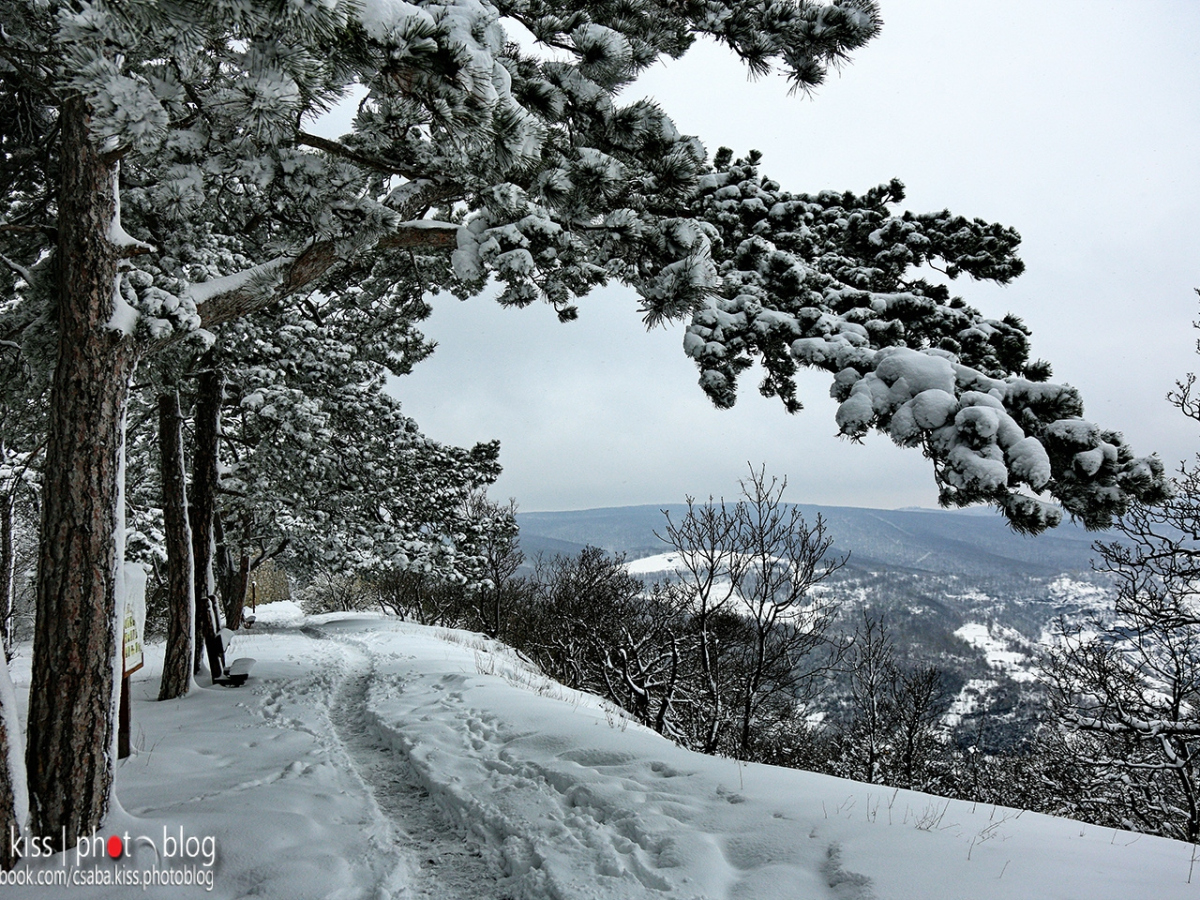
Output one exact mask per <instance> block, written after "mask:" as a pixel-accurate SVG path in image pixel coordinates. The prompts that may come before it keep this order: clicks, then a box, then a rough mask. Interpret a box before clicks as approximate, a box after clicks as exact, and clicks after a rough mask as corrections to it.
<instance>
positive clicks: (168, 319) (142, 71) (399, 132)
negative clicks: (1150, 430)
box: [0, 0, 1161, 844]
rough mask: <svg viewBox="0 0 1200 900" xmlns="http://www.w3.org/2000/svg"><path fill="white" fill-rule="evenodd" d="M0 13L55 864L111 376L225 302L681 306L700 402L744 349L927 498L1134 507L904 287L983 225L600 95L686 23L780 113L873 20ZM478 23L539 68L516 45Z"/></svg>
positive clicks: (966, 255) (104, 739)
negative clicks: (45, 400) (765, 160)
mask: <svg viewBox="0 0 1200 900" xmlns="http://www.w3.org/2000/svg"><path fill="white" fill-rule="evenodd" d="M0 10H2V12H3V16H2V20H3V21H4V23H5V27H4V30H3V34H2V36H0V117H2V118H3V120H4V122H5V124H6V125H7V123H9V122H12V123H15V127H14V128H13V130H12V131H11V132H10V131H8V130H7V128H6V129H5V131H4V137H3V141H4V148H5V154H4V159H3V172H2V173H0V176H2V177H0V184H3V186H4V188H5V195H4V197H3V199H2V200H0V204H2V208H3V215H4V218H3V219H2V220H0V234H2V235H3V241H4V245H3V248H2V251H3V254H4V257H3V260H0V261H2V262H3V263H4V266H5V268H6V269H7V270H9V271H11V272H13V273H14V274H15V276H16V277H15V279H10V281H9V282H8V283H6V284H5V285H4V287H5V288H6V289H7V290H9V291H10V296H13V295H15V298H16V300H15V302H12V301H10V300H6V301H5V302H6V312H5V315H4V316H3V321H2V322H0V340H3V341H6V342H9V343H12V344H16V345H18V346H20V347H22V348H27V349H32V348H33V347H34V346H35V345H36V343H37V340H38V339H39V338H38V336H39V335H42V338H41V340H42V341H43V350H44V351H45V350H47V349H48V347H47V346H46V337H45V335H46V334H51V335H52V336H53V337H52V339H53V342H54V343H53V345H52V346H53V348H54V349H53V350H52V351H50V352H42V353H41V354H40V358H41V359H42V360H43V366H44V371H46V372H47V373H48V372H49V371H50V370H51V369H52V370H53V378H52V380H51V389H50V403H49V411H48V413H49V414H48V422H47V426H46V434H47V440H46V463H45V487H44V503H43V516H42V543H41V547H42V549H41V559H40V564H39V583H38V590H37V597H38V620H37V633H36V638H35V648H34V656H35V661H34V676H33V688H32V694H31V705H30V724H29V747H28V753H27V759H28V764H29V775H30V779H29V781H30V793H31V798H32V802H31V827H32V829H33V831H34V833H36V834H39V835H50V836H51V837H52V838H53V839H54V840H55V841H59V840H61V837H60V835H61V834H62V833H63V831H62V830H63V829H65V834H66V840H67V842H68V844H70V843H73V842H74V841H75V839H76V838H77V837H78V836H79V835H81V834H86V833H89V832H90V831H92V830H93V829H94V828H95V827H96V826H97V825H98V823H99V822H100V819H101V818H102V816H103V814H104V811H105V810H106V808H107V806H108V801H109V791H110V787H111V778H112V768H111V754H110V753H109V752H108V751H109V748H110V746H111V743H112V741H113V739H114V729H113V727H112V697H113V691H112V684H113V678H114V666H115V665H116V663H115V660H116V656H117V654H116V636H117V634H118V629H117V622H116V616H115V609H116V597H117V595H118V586H117V573H118V572H119V571H120V562H121V559H122V557H123V553H124V551H123V546H122V541H123V529H122V528H121V526H120V518H121V517H122V516H123V514H124V502H123V500H122V490H123V447H124V437H123V435H124V422H125V415H126V408H127V404H128V393H129V384H130V380H131V377H132V374H133V372H134V369H135V367H136V366H137V365H138V363H139V361H140V360H141V359H142V358H144V357H145V356H146V355H147V354H149V353H151V352H154V351H157V350H161V349H163V348H164V347H165V346H167V345H168V344H171V343H173V342H180V341H185V340H191V341H199V342H201V343H204V342H209V343H211V340H212V337H213V334H214V332H215V331H216V330H217V329H219V328H220V327H221V326H222V325H225V324H226V323H229V322H233V321H235V320H238V319H241V318H243V317H245V316H246V315H249V314H251V313H253V312H256V311H258V310H262V309H266V308H267V307H270V306H273V305H275V304H278V303H281V302H286V303H289V304H295V303H298V302H300V301H301V299H302V298H303V297H305V296H307V295H309V294H311V293H313V292H321V293H323V294H325V295H328V296H334V295H336V294H337V292H338V290H339V289H342V288H344V286H345V285H347V284H354V283H356V282H357V283H367V282H369V280H370V279H371V277H372V276H373V275H374V274H376V273H377V272H379V270H378V269H376V268H375V267H376V266H378V265H382V266H384V271H385V273H386V272H387V271H388V270H389V268H390V271H391V273H392V274H393V275H394V273H395V271H396V270H397V268H398V267H399V266H401V264H402V263H403V262H407V263H412V270H413V273H414V274H412V275H411V276H409V275H406V276H404V277H405V278H412V279H413V280H414V282H415V285H416V289H417V291H418V293H419V292H420V290H422V289H425V288H428V287H431V286H434V285H445V284H450V285H451V286H452V287H453V289H454V290H456V291H458V292H460V293H465V292H469V291H473V290H479V289H481V288H482V287H483V285H484V283H485V280H486V279H487V278H489V277H490V278H495V279H496V280H497V281H498V282H500V283H501V285H502V292H501V295H500V300H501V302H503V303H508V304H513V305H525V304H528V303H530V302H533V301H534V300H544V301H546V302H549V303H550V304H552V305H553V306H554V307H555V308H556V309H557V310H558V312H559V315H560V317H562V318H564V319H569V318H572V317H573V316H574V314H575V311H574V307H573V305H572V298H573V297H574V296H577V295H579V294H582V293H584V292H586V291H587V290H588V289H590V288H591V287H593V286H595V285H597V284H600V283H603V282H605V281H609V280H616V281H621V282H624V283H627V284H629V285H631V286H633V287H634V288H635V289H636V290H637V291H638V292H639V293H640V294H641V296H642V297H643V300H644V305H645V310H646V314H647V316H648V317H649V318H650V319H657V318H663V317H670V318H673V317H680V316H688V315H690V316H691V317H692V325H691V326H690V330H689V337H688V338H687V343H686V344H685V349H686V351H687V352H688V353H689V354H691V355H692V356H694V357H696V358H697V359H698V360H699V361H700V362H701V364H702V369H703V372H704V375H703V386H704V387H705V389H706V390H708V391H709V393H710V395H711V396H713V397H714V399H716V400H717V401H718V403H720V404H723V405H727V404H728V403H729V402H732V390H733V380H734V379H733V377H732V376H735V375H736V372H737V369H738V368H739V367H741V368H744V361H745V360H746V359H748V358H751V357H754V356H761V358H762V359H763V360H764V361H765V362H766V363H767V367H768V373H769V376H768V380H769V382H770V384H769V385H767V388H768V390H769V392H773V393H775V394H778V395H779V396H781V397H783V398H784V400H785V404H786V403H788V401H789V397H790V396H791V395H790V393H789V388H788V383H789V378H790V372H791V367H793V366H794V365H797V364H804V365H818V366H821V367H824V368H827V369H829V370H831V371H834V372H835V373H836V374H835V386H836V390H837V391H838V392H839V399H841V400H842V406H841V409H840V410H839V427H841V428H842V430H843V432H844V433H846V434H848V435H850V436H852V437H854V436H857V435H859V434H861V433H862V432H863V431H864V430H865V429H867V428H869V427H881V428H885V429H886V430H887V431H888V433H890V434H891V435H892V436H893V437H894V438H895V439H897V440H899V441H900V442H902V443H905V444H913V445H920V446H922V447H923V449H924V450H925V452H926V453H927V454H929V455H930V456H931V457H932V458H933V460H934V462H935V466H936V472H937V475H938V478H939V479H940V481H941V483H942V484H943V487H944V492H943V497H944V499H945V500H946V501H947V502H968V501H971V500H974V499H988V500H991V501H992V502H995V503H997V504H999V505H1000V506H1001V507H1002V508H1003V509H1004V510H1005V511H1006V513H1007V514H1008V515H1009V517H1010V519H1011V520H1012V521H1013V522H1014V524H1016V525H1017V526H1018V527H1021V528H1025V529H1027V530H1037V529H1039V528H1041V527H1045V526H1046V525H1049V524H1051V523H1052V522H1053V521H1054V520H1055V516H1056V512H1055V510H1054V509H1052V508H1050V507H1048V506H1047V505H1045V504H1043V503H1042V501H1041V500H1039V499H1038V498H1036V497H1032V496H1029V495H1027V494H1023V493H1021V492H1020V490H1019V489H1020V487H1021V485H1026V486H1028V487H1029V488H1030V489H1031V490H1032V491H1035V492H1036V491H1042V490H1045V491H1048V492H1049V493H1050V494H1051V495H1053V496H1055V497H1057V498H1058V499H1059V500H1060V501H1061V502H1062V503H1063V504H1064V506H1065V508H1066V509H1067V511H1068V512H1069V513H1071V514H1072V515H1075V516H1078V517H1081V518H1083V519H1084V521H1085V522H1086V523H1088V524H1089V525H1101V524H1104V523H1105V522H1106V521H1107V519H1108V517H1109V516H1110V515H1111V514H1112V513H1114V512H1120V511H1122V510H1123V509H1124V507H1125V506H1126V504H1127V503H1128V502H1129V499H1130V498H1131V497H1137V498H1141V499H1151V498H1153V497H1155V496H1157V495H1158V493H1159V492H1160V491H1161V469H1160V468H1159V467H1158V466H1157V462H1156V461H1154V460H1136V459H1134V458H1133V456H1132V454H1131V453H1130V452H1129V451H1128V449H1127V448H1126V447H1125V445H1124V444H1123V443H1122V442H1121V441H1120V439H1119V437H1118V436H1116V435H1113V434H1111V433H1109V432H1103V431H1100V430H1099V429H1097V428H1095V427H1094V426H1091V425H1089V424H1088V423H1086V422H1084V421H1083V420H1082V419H1080V418H1078V416H1079V414H1080V412H1081V408H1080V404H1079V402H1078V397H1077V395H1075V394H1074V393H1073V392H1071V391H1070V390H1068V389H1066V388H1061V387H1054V386H1048V385H1044V384H1038V383H1034V382H1031V381H1030V380H1029V379H1027V378H1022V377H1021V376H1022V375H1023V374H1024V375H1032V374H1035V373H1034V372H1033V371H1032V370H1029V369H1027V368H1025V362H1024V349H1023V343H1022V341H1023V331H1022V329H1021V328H1020V327H1019V323H1015V322H1011V321H1010V322H1008V323H1003V322H1002V323H1000V324H994V323H993V322H991V321H990V320H982V319H980V318H978V316H977V315H976V314H974V313H973V312H972V311H969V310H963V309H961V308H960V307H959V306H958V305H956V303H955V302H954V301H953V300H947V299H946V298H944V297H942V296H941V295H940V294H939V293H938V291H937V290H936V289H934V288H932V287H929V286H926V285H922V284H919V283H915V282H914V283H909V282H906V281H905V280H904V277H905V275H904V273H905V272H906V271H907V269H908V268H909V267H910V266H911V265H913V264H915V263H916V262H918V261H921V260H924V259H928V258H930V257H935V258H938V259H942V260H943V261H945V262H946V264H947V265H948V266H949V267H950V268H949V269H948V271H950V272H951V273H957V272H958V271H965V272H968V273H969V274H972V275H974V276H976V277H987V278H996V279H1000V280H1004V279H1005V278H1007V277H1011V276H1012V275H1014V274H1016V272H1017V264H1016V262H1015V261H1014V260H1013V259H1012V256H1011V250H1012V247H1013V245H1014V243H1015V234H1012V233H1011V232H1007V231H1005V230H1004V229H998V228H996V227H994V226H987V225H984V224H983V223H966V224H963V223H962V221H961V220H958V219H956V218H954V217H952V216H949V215H948V214H947V215H945V216H932V217H915V218H914V217H895V216H888V215H884V212H883V209H882V207H883V204H884V203H885V202H887V201H888V200H889V199H891V198H895V199H896V200H898V199H899V197H898V189H897V188H889V189H886V190H884V191H882V192H880V191H876V192H869V193H868V195H866V196H865V197H864V198H856V197H854V196H853V195H838V197H837V198H832V197H830V198H829V199H823V198H826V195H820V196H819V197H817V198H815V199H813V198H808V197H805V196H802V195H796V196H793V195H789V194H786V193H782V192H781V190H780V189H779V188H778V187H777V186H776V185H774V183H772V182H769V181H766V180H762V179H759V177H758V176H757V175H756V174H755V173H754V172H753V171H752V170H753V160H750V161H749V162H748V163H746V164H740V163H739V164H738V165H735V166H730V164H729V160H728V159H727V158H722V159H719V160H717V165H716V166H715V169H714V168H713V167H712V166H710V165H709V164H708V163H707V161H706V157H705V152H704V149H703V147H702V146H701V144H700V143H699V141H697V140H696V139H695V138H691V137H686V136H683V135H680V134H679V133H678V132H677V130H676V129H675V127H674V126H673V124H672V123H671V121H670V119H669V118H668V117H667V115H666V114H665V113H664V112H663V111H662V110H660V109H658V108H657V107H656V106H655V105H654V104H653V103H650V102H647V101H640V102H636V103H632V104H628V105H621V104H619V103H618V102H617V100H616V99H615V97H616V95H617V92H618V91H619V90H620V89H621V88H622V87H624V86H626V85H628V84H629V83H630V82H631V81H632V80H633V79H635V78H636V76H637V74H638V72H640V71H642V70H643V69H645V68H646V67H647V66H649V65H651V64H652V63H653V62H654V61H655V60H657V59H659V58H661V57H662V56H678V55H680V54H682V53H683V52H685V51H686V49H687V47H688V46H689V45H690V44H691V43H692V42H693V41H694V40H695V39H696V38H697V37H698V36H702V35H708V36H711V37H713V38H715V39H717V40H719V41H721V42H723V43H724V44H726V45H727V46H728V47H730V48H731V49H732V50H733V51H734V52H735V53H737V54H738V55H739V56H740V57H741V58H742V59H743V60H744V61H745V62H746V64H747V66H748V67H749V68H750V70H751V71H752V72H762V71H764V70H765V69H767V68H768V67H771V66H779V67H780V68H782V69H783V70H784V71H785V72H786V73H787V74H788V76H789V77H790V78H791V79H792V80H793V81H794V82H795V83H796V85H797V86H799V87H801V88H805V89H807V88H809V87H812V86H814V85H816V84H819V83H820V81H821V80H822V78H823V77H824V74H825V71H826V69H827V68H828V67H829V66H830V65H833V64H836V63H838V62H840V61H841V60H843V59H844V58H845V57H846V56H847V54H848V53H850V52H851V51H853V50H855V49H857V48H858V47H861V46H862V45H863V44H864V43H865V42H867V41H868V40H869V39H870V38H872V37H873V36H874V35H875V33H876V32H877V30H878V27H879V20H878V16H877V13H876V10H875V6H874V3H873V2H871V0H834V2H830V3H828V4H822V3H819V2H810V0H802V2H783V0H779V2H775V0H736V2H731V0H726V2H722V0H714V2H707V3H703V4H701V3H670V4H663V5H652V4H639V3H632V2H624V0H623V2H619V3H614V2H605V0H594V2H579V3H576V4H572V5H571V6H570V7H568V8H565V9H564V8H562V7H561V6H558V5H555V6H552V5H550V4H545V3H542V2H537V0H514V2H498V3H487V2H479V0H449V2H443V3H433V2H430V3H424V4H420V5H415V4H411V3H406V2H399V0H380V2H372V3H368V4H356V3H347V2H328V0H290V2H286V3H285V2H282V0H263V2H256V3H245V2H240V0H212V2H195V0H160V2H150V0H132V2H122V3H114V2H106V0H94V2H86V3H77V4H67V3H65V2H61V0H4V2H3V3H2V4H0ZM501 17H504V18H506V19H510V20H512V21H515V22H517V23H519V24H520V25H522V26H523V27H524V28H526V29H527V30H528V31H529V32H530V33H531V34H532V35H533V36H534V37H535V38H536V39H537V41H538V42H540V45H541V46H544V47H550V48H554V49H555V50H556V51H560V52H559V53H556V54H555V56H554V57H553V58H542V57H540V56H538V55H537V54H536V53H534V52H532V51H526V50H522V49H520V48H519V47H517V46H516V45H515V44H513V43H512V42H510V41H509V40H508V39H507V37H506V35H505V32H504V29H503V26H502V18H501ZM351 84H358V85H360V86H362V87H363V88H364V89H365V91H366V96H365V98H364V99H363V101H362V102H361V103H360V104H359V109H358V115H357V118H356V120H355V122H354V126H353V131H352V133H351V134H349V135H347V136H345V137H344V138H342V139H341V140H338V141H331V140H327V139H324V138H321V137H318V136H315V135H313V134H311V133H310V132H309V131H307V130H306V123H307V122H309V121H311V120H312V118H313V117H314V116H315V115H317V114H319V113H320V112H322V111H323V110H325V109H328V108H329V107H330V106H331V105H333V104H334V103H336V102H337V101H338V100H339V99H340V98H341V97H342V96H343V95H344V92H345V90H346V89H347V87H348V86H349V85H351ZM10 135H11V136H10ZM743 190H746V191H748V192H749V193H747V194H746V196H743ZM735 194H736V195H737V196H736V198H735V196H734V195H735ZM735 199H736V200H737V203H736V205H735V206H734V207H730V206H729V201H733V200H735ZM835 207H840V208H841V209H842V213H836V212H834V208H835ZM810 215H811V216H812V217H813V225H811V226H805V223H806V222H807V218H806V217H809V216H810ZM735 220H736V221H735ZM817 220H820V221H817ZM843 220H844V224H843ZM739 229H743V230H746V234H745V235H744V236H742V234H741V232H740V231H739ZM810 233H811V234H814V235H816V237H815V238H814V239H810V237H809V236H808V235H809V234H810ZM447 256H449V259H448V260H447ZM793 263H794V264H793ZM447 266H452V269H453V273H454V277H455V279H457V280H456V281H452V280H451V278H450V274H449V269H448V268H447ZM9 306H11V308H8V307H9ZM943 321H945V322H948V323H949V324H945V325H943V324H942V323H943ZM1002 326H1003V327H1002ZM722 348H724V349H722ZM722 353H723V354H724V357H723V358H724V359H726V360H728V366H732V368H731V369H727V368H726V363H724V362H720V361H719V360H720V359H722V357H721V354H722ZM791 405H794V402H793V403H792V404H791ZM85 510H98V511H100V512H99V513H98V514H96V515H94V516H90V517H89V516H85V515H84V514H83V511H85ZM193 524H195V523H193ZM0 824H2V823H0Z"/></svg>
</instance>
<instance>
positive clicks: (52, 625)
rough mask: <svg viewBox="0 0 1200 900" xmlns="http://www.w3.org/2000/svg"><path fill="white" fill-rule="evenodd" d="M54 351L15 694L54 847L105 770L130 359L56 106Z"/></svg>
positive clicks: (133, 357) (112, 169)
mask: <svg viewBox="0 0 1200 900" xmlns="http://www.w3.org/2000/svg"><path fill="white" fill-rule="evenodd" d="M59 122H60V127H61V133H62V137H61V141H62V173H61V183H60V189H59V195H58V250H57V264H58V277H59V296H58V303H57V318H58V360H57V364H56V367H55V371H54V380H53V383H52V387H51V396H50V409H49V430H48V435H47V445H46V463H45V485H44V489H43V505H42V528H41V540H40V543H39V550H38V580H37V623H36V630H35V632H34V643H33V682H32V686H31V690H30V704H29V746H28V750H27V756H26V759H27V766H28V773H29V791H30V805H31V809H30V813H31V822H30V825H31V829H32V832H33V834H35V835H38V836H48V837H50V839H51V841H52V842H53V845H54V846H55V847H57V848H58V849H63V846H62V841H63V835H64V834H65V840H66V847H71V846H74V845H75V844H76V843H77V842H78V839H79V838H80V837H81V836H83V835H88V834H91V833H92V831H94V830H95V829H97V828H98V827H99V826H100V822H101V820H102V819H103V817H104V815H105V813H106V812H107V811H108V805H109V799H110V791H111V787H112V777H113V758H112V753H113V730H114V724H115V723H114V713H115V708H114V702H115V699H116V695H115V693H114V665H119V660H117V640H118V635H119V631H118V627H117V626H118V623H117V616H116V613H115V610H116V602H117V597H116V584H117V573H118V571H119V566H120V565H121V563H122V560H121V559H120V558H119V556H120V554H119V552H118V548H117V542H118V541H119V540H121V539H122V537H123V535H121V534H119V533H118V523H119V521H120V520H121V519H122V518H123V512H124V511H123V509H122V508H121V507H122V505H123V502H124V501H123V496H122V479H123V475H124V473H123V472H122V458H123V454H122V447H123V442H124V419H125V406H126V401H127V398H128V394H129V383H130V378H131V377H132V375H133V370H134V367H135V365H136V362H137V353H136V350H135V345H134V341H133V338H132V336H131V335H128V334H126V333H124V332H123V331H121V330H120V329H119V328H116V327H113V326H112V324H110V323H112V322H113V313H114V308H115V292H114V289H113V285H114V283H115V281H116V277H117V263H118V249H117V248H116V247H115V246H114V245H113V244H112V243H111V242H110V241H109V240H108V234H109V228H110V226H111V224H112V222H113V217H114V213H115V212H116V206H115V201H116V196H115V189H116V180H115V175H116V163H115V162H113V161H109V160H107V159H105V158H102V157H101V156H100V155H99V154H98V152H97V150H96V148H95V147H94V146H93V145H92V144H91V143H90V141H89V137H88V133H87V128H88V116H87V108H86V106H85V104H84V101H83V100H82V99H81V98H79V97H73V98H70V99H68V100H66V101H65V102H64V103H63V107H62V112H61V115H60V117H59Z"/></svg>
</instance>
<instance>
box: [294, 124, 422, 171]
mask: <svg viewBox="0 0 1200 900" xmlns="http://www.w3.org/2000/svg"><path fill="white" fill-rule="evenodd" d="M296 143H298V144H301V145H303V146H305V147H312V148H313V149H315V150H324V151H325V152H326V153H328V154H330V155H332V156H337V157H340V158H342V159H346V160H349V161H350V162H355V163H358V164H359V165H360V166H366V167H367V168H368V169H374V170H375V171H376V172H383V173H385V174H387V175H401V176H403V177H404V178H412V179H417V178H423V177H425V176H424V174H423V173H420V172H417V171H415V170H413V169H411V168H409V167H407V166H402V165H399V164H397V163H394V162H390V161H388V160H385V159H380V158H379V157H377V156H371V155H370V154H368V153H363V152H361V151H359V150H355V149H353V148H351V147H347V146H346V145H345V144H343V143H341V142H340V141H331V140H329V138H323V137H319V136H318V135H315V134H309V133H308V132H306V131H302V132H300V133H299V135H298V136H297V137H296Z"/></svg>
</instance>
